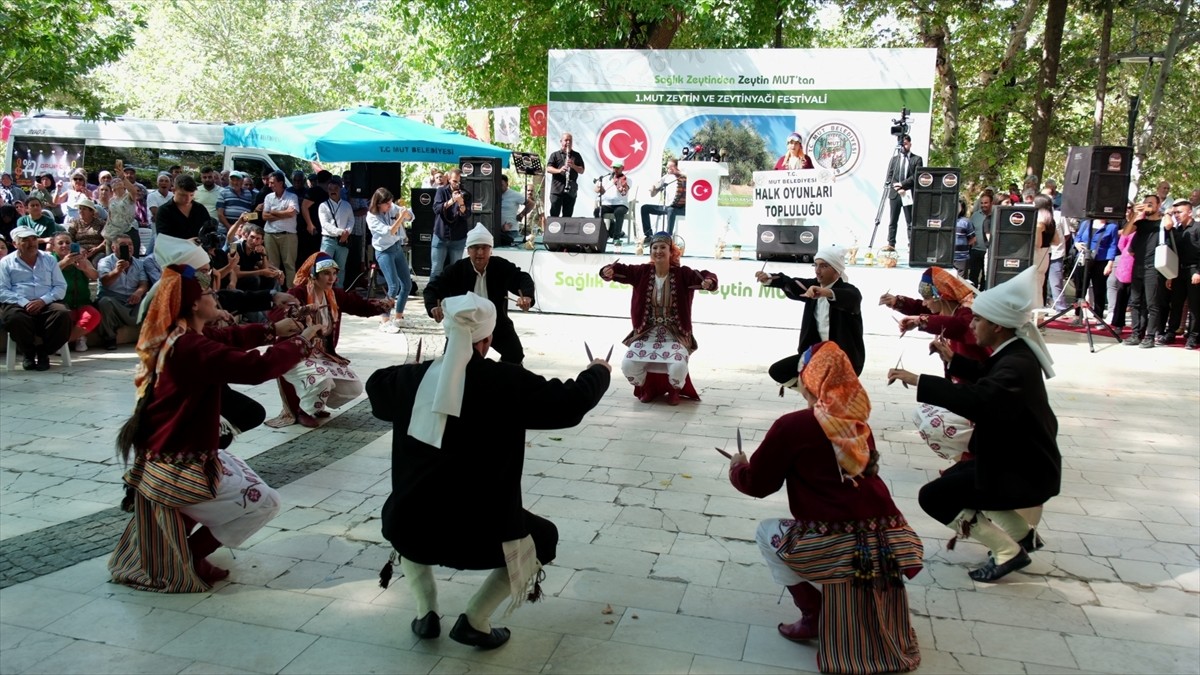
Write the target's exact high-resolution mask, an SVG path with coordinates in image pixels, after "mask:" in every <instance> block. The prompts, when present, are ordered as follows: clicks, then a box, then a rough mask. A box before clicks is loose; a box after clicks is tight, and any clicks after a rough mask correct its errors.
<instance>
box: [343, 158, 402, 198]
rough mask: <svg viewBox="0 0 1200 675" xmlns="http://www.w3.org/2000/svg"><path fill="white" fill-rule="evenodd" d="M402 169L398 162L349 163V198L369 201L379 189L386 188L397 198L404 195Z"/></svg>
mask: <svg viewBox="0 0 1200 675" xmlns="http://www.w3.org/2000/svg"><path fill="white" fill-rule="evenodd" d="M402 167H403V165H402V164H401V163H399V162H351V163H350V185H349V188H350V196H351V197H359V198H362V199H370V198H371V195H373V194H375V191H376V190H378V189H379V188H387V189H388V192H391V193H392V196H394V197H396V198H399V197H400V195H402V194H404V180H403V178H404V176H403V171H402Z"/></svg>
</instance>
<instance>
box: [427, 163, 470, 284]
mask: <svg viewBox="0 0 1200 675" xmlns="http://www.w3.org/2000/svg"><path fill="white" fill-rule="evenodd" d="M446 175H447V176H448V177H449V181H448V184H447V185H443V186H442V187H440V188H438V191H437V195H436V196H434V198H433V244H432V246H431V248H432V249H433V250H432V254H433V263H432V265H431V269H430V271H429V279H430V280H431V281H432V280H433V279H435V278H437V276H438V275H439V274H441V273H442V270H443V269H445V268H446V267H449V266H450V265H453V264H454V263H456V262H458V261H459V260H462V257H463V251H464V250H465V249H466V247H467V230H469V229H470V228H471V222H470V215H471V193H470V192H467V191H466V190H464V189H462V172H461V171H459V170H458V169H451V170H450V171H448V172H446Z"/></svg>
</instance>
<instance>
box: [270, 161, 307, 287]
mask: <svg viewBox="0 0 1200 675" xmlns="http://www.w3.org/2000/svg"><path fill="white" fill-rule="evenodd" d="M286 181H287V177H286V176H284V175H283V172H282V171H275V172H274V173H272V174H271V177H270V178H268V179H267V189H268V190H269V192H268V193H267V196H266V197H265V198H264V199H263V210H262V216H263V221H265V223H264V225H263V234H265V235H266V239H265V240H264V243H265V244H266V245H267V259H268V260H270V261H271V265H272V266H274V267H275V268H276V269H281V270H283V274H284V278H285V280H286V281H285V285H286V284H287V283H291V281H292V279H294V278H295V277H296V246H297V240H296V215H297V214H298V213H300V201H299V200H298V199H297V198H296V195H294V194H292V193H291V192H288V191H287V189H286V188H287V182H286Z"/></svg>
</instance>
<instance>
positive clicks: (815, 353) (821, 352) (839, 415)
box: [800, 342, 871, 478]
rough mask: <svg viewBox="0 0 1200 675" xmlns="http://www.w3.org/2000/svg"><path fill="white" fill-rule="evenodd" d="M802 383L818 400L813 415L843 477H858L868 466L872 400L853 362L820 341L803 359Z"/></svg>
mask: <svg viewBox="0 0 1200 675" xmlns="http://www.w3.org/2000/svg"><path fill="white" fill-rule="evenodd" d="M800 363H801V369H800V381H801V382H802V383H803V384H804V387H805V388H806V389H808V390H809V391H810V392H812V394H813V395H814V396H816V398H817V402H816V403H814V404H813V407H812V408H813V413H814V414H815V415H816V417H817V423H819V424H820V425H821V429H822V430H823V431H824V432H825V436H826V437H827V438H829V442H830V443H832V444H833V451H834V454H835V455H836V456H837V463H838V466H840V467H841V469H842V473H843V475H844V476H847V477H849V478H855V477H856V476H858V475H860V474H861V473H862V472H863V470H864V469H866V467H867V462H868V461H869V460H870V459H871V448H870V446H869V445H868V443H867V439H868V438H869V437H870V435H871V427H870V426H869V425H868V424H867V418H868V417H870V416H871V399H870V398H868V397H867V391H866V390H865V389H863V387H862V384H861V383H860V382H859V381H858V376H857V375H855V374H854V367H853V366H851V365H850V359H849V358H848V357H847V356H846V353H845V352H843V351H842V349H841V347H838V346H837V345H836V344H835V343H833V342H818V343H817V344H815V345H813V346H811V347H809V348H808V350H806V351H805V352H804V354H803V355H802V356H801V358H800Z"/></svg>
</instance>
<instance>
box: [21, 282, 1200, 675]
mask: <svg viewBox="0 0 1200 675" xmlns="http://www.w3.org/2000/svg"><path fill="white" fill-rule="evenodd" d="M862 288H863V292H864V296H866V297H868V298H871V297H876V296H877V295H878V294H879V293H880V292H882V291H883V290H886V289H883V288H873V287H870V286H866V285H864V286H863V287H862ZM789 309H792V307H789ZM794 310H795V311H796V316H797V322H798V320H799V306H798V305H797V306H794ZM416 311H419V308H417V307H413V308H412V311H410V314H412V315H413V316H415V312H416ZM865 311H866V312H867V314H868V315H869V317H870V318H871V319H872V320H871V321H869V322H868V325H869V326H870V327H871V328H870V330H872V331H873V333H872V334H870V335H868V338H867V352H868V363H867V367H866V371H865V372H864V374H863V381H864V383H865V385H866V387H867V389H868V391H869V392H870V395H871V398H872V402H873V413H872V426H873V428H874V430H875V434H876V439H877V442H878V444H879V450H880V452H881V454H882V462H881V475H882V476H883V477H884V479H885V480H886V481H887V483H888V485H889V487H890V488H891V490H892V492H893V495H894V496H895V498H896V501H897V503H898V505H899V506H900V508H901V510H902V511H903V512H904V513H905V514H906V515H907V516H908V518H909V519H910V521H911V522H912V523H913V525H914V527H915V528H916V530H917V531H918V533H920V534H921V535H922V537H923V538H924V541H925V551H926V557H927V559H926V568H925V570H924V571H923V572H922V573H921V574H920V575H919V576H918V577H917V578H916V579H915V580H914V581H913V582H912V583H910V584H909V586H908V590H909V596H910V601H911V605H912V612H913V622H914V625H915V627H916V630H917V632H918V636H919V639H920V644H921V651H922V657H923V664H922V667H921V670H920V672H927V673H957V672H966V673H994V672H1003V673H1010V672H1011V673H1021V672H1029V673H1067V672H1109V673H1164V672H1170V673H1189V672H1190V673H1195V672H1197V670H1198V668H1200V666H1198V664H1200V563H1198V560H1200V471H1198V469H1200V429H1198V428H1197V426H1198V423H1197V419H1198V418H1200V384H1198V383H1200V356H1198V354H1197V353H1196V352H1186V351H1184V350H1182V349H1174V348H1159V349H1153V350H1140V349H1132V348H1128V347H1123V346H1117V345H1114V344H1113V343H1112V340H1111V339H1109V340H1100V339H1098V340H1097V344H1098V345H1099V346H1100V349H1099V351H1098V352H1097V353H1096V354H1089V353H1088V350H1087V346H1086V342H1085V340H1084V336H1082V335H1077V334H1074V333H1062V332H1055V331H1051V332H1050V333H1049V335H1048V336H1047V340H1048V341H1049V342H1050V344H1051V348H1052V350H1053V353H1054V356H1055V359H1056V360H1057V364H1056V368H1057V369H1058V372H1059V375H1058V377H1056V378H1054V379H1053V380H1050V382H1049V391H1050V396H1051V400H1052V404H1053V406H1054V408H1055V410H1056V412H1057V414H1058V418H1059V425H1060V435H1059V443H1060V446H1061V449H1062V453H1063V458H1064V476H1063V479H1064V480H1063V489H1062V494H1061V495H1060V496H1059V497H1057V498H1055V499H1054V500H1052V501H1051V502H1050V503H1049V504H1048V505H1047V508H1046V514H1045V519H1044V521H1043V525H1042V528H1041V529H1040V532H1041V533H1042V535H1043V536H1044V538H1045V539H1046V541H1047V546H1046V548H1045V549H1043V550H1042V551H1039V552H1038V553H1036V554H1035V555H1034V564H1033V565H1032V566H1031V567H1029V568H1027V569H1026V570H1024V571H1022V572H1020V573H1016V574H1013V575H1011V576H1010V577H1009V578H1007V579H1005V580H1004V581H1003V582H1002V583H999V584H993V585H987V584H976V583H974V582H972V581H971V580H970V579H968V578H967V576H966V569H967V568H968V567H969V566H973V565H976V564H978V563H979V562H980V561H981V560H982V559H983V557H984V556H985V552H984V551H983V549H982V548H981V547H979V546H978V545H976V544H974V543H972V542H965V543H962V544H960V546H959V547H958V548H957V549H956V550H954V551H947V550H945V548H944V544H945V540H946V538H947V535H948V531H947V530H946V529H945V528H944V527H942V526H941V525H940V524H938V523H936V522H934V521H933V520H932V519H930V518H928V517H927V516H925V515H924V514H923V513H922V512H921V510H920V508H919V507H918V506H917V502H916V494H917V490H918V489H919V488H920V486H921V485H922V484H924V483H925V482H926V481H928V480H929V479H930V478H931V477H932V476H935V475H936V472H937V471H938V470H939V469H942V468H944V467H945V465H946V462H944V461H943V460H941V459H939V458H938V457H936V456H935V455H933V453H932V452H931V451H929V450H928V448H926V447H925V446H924V445H923V444H922V443H921V442H920V439H919V438H918V437H917V436H916V434H915V432H913V431H911V430H910V427H909V423H908V422H907V419H908V415H909V411H910V410H911V409H912V407H913V396H914V392H912V391H911V390H905V389H903V388H901V387H895V386H894V387H890V388H889V387H886V386H885V382H884V379H883V376H884V373H885V372H886V370H887V368H888V367H890V366H892V365H893V364H894V363H895V359H896V358H897V357H899V356H900V354H901V353H903V354H904V362H905V365H906V367H908V368H909V369H910V370H923V371H924V372H938V370H939V367H938V364H937V362H936V361H935V360H934V359H933V358H932V357H926V356H924V354H925V341H924V339H923V338H920V337H912V336H910V337H906V338H903V339H902V340H900V341H899V342H898V341H897V339H896V337H895V335H894V333H888V332H886V331H887V330H888V325H889V324H891V321H890V320H888V319H886V318H882V319H881V320H879V321H878V322H876V321H875V319H877V318H879V317H880V316H884V315H885V310H883V309H881V308H875V307H867V308H865ZM876 313H879V315H878V316H876ZM414 324H415V327H414V329H413V330H411V331H409V332H408V333H407V334H406V335H383V334H379V333H377V332H375V331H374V323H373V321H372V320H365V319H348V321H347V326H346V327H345V328H344V329H343V336H342V342H343V347H342V348H341V349H340V351H342V352H343V353H344V354H346V355H347V356H348V357H349V358H351V359H352V360H353V361H354V363H355V365H356V368H357V370H358V372H359V373H360V374H362V375H363V376H364V377H365V376H366V375H367V374H369V373H370V372H371V371H372V370H373V369H374V368H377V367H380V366H382V365H387V364H391V363H395V362H399V361H402V360H403V359H404V358H405V357H406V355H407V353H408V351H409V349H410V348H411V347H412V346H413V345H414V344H415V342H416V340H417V339H418V337H419V336H420V335H426V336H429V337H428V338H426V339H425V340H424V351H425V354H426V355H432V354H433V353H436V352H437V351H438V349H439V347H440V344H441V340H440V338H437V337H435V334H436V330H435V326H433V324H432V322H429V321H426V320H423V319H421V320H418V321H414ZM517 325H518V328H519V330H520V332H521V334H522V340H523V341H524V342H525V345H526V353H527V354H528V356H527V362H526V365H527V366H529V367H530V368H532V369H534V370H535V371H537V372H540V373H542V374H546V375H548V376H560V377H570V376H571V375H572V374H573V373H575V372H577V370H578V369H579V368H581V367H582V366H583V365H584V362H585V358H584V354H583V348H582V345H581V342H582V341H583V340H584V339H586V340H588V341H589V342H590V344H591V345H592V349H593V351H595V350H596V349H601V350H604V349H605V346H604V344H605V343H610V342H613V341H615V340H618V339H620V338H621V337H623V336H624V334H625V333H626V332H627V330H628V322H627V321H620V320H615V319H597V318H587V317H566V316H545V315H538V314H529V315H522V316H519V317H517ZM891 326H892V327H894V324H891ZM876 327H878V328H876ZM697 335H698V339H699V341H700V344H701V349H700V351H699V352H697V354H696V357H695V359H694V361H693V379H694V380H695V382H696V385H697V387H698V389H699V390H700V392H701V395H702V397H703V399H704V400H703V401H702V402H700V403H690V402H686V401H685V402H684V403H683V404H681V405H680V406H679V407H677V408H672V407H668V406H666V405H665V404H663V403H658V404H653V405H644V404H642V403H639V402H638V401H636V400H635V399H634V398H633V397H632V395H631V393H630V388H629V387H628V386H627V385H625V384H623V383H622V382H619V381H617V380H614V383H613V386H612V388H611V389H610V391H609V392H608V394H607V395H606V396H605V398H604V400H603V401H602V402H601V404H600V406H598V407H597V408H596V409H595V410H594V411H593V412H592V413H591V414H589V415H588V416H587V418H586V419H585V420H584V421H583V423H582V424H580V425H579V426H578V427H576V428H574V429H565V430H561V431H548V432H530V433H529V435H528V437H527V439H528V445H527V449H526V464H525V478H524V483H523V486H524V491H525V503H526V506H527V507H528V508H530V509H531V510H532V511H534V512H537V513H539V514H542V515H545V516H548V517H550V518H551V519H553V520H554V521H555V523H556V524H557V525H558V527H559V531H560V533H561V536H562V542H561V543H560V546H559V557H558V559H557V560H556V561H555V563H554V564H553V565H552V566H551V567H549V568H547V579H546V582H545V584H544V588H545V590H546V592H547V597H546V598H545V600H544V602H542V603H539V604H534V605H527V606H525V607H522V608H521V609H520V610H518V611H517V612H516V613H515V614H514V615H513V616H512V617H511V618H509V619H498V620H497V623H498V624H500V625H508V626H511V627H512V628H513V639H512V641H511V642H510V643H509V644H508V645H506V646H505V647H504V648H502V649H499V650H497V651H495V652H476V651H474V650H471V649H469V648H466V647H463V646H462V645H459V644H457V643H455V642H453V641H451V640H449V639H448V638H445V637H443V638H441V639H438V640H432V641H428V642H424V643H418V641H417V640H416V638H415V636H413V635H412V633H411V631H410V630H409V626H408V624H409V621H410V620H411V619H412V616H413V614H414V610H413V603H412V601H411V598H410V596H409V593H408V589H407V587H406V585H405V582H404V581H403V580H400V579H397V580H394V581H393V584H392V586H391V588H389V589H387V590H383V589H381V588H379V585H378V571H379V568H380V566H381V565H382V564H383V562H384V561H385V560H386V558H387V554H388V549H387V547H386V546H384V545H383V544H382V539H381V537H380V534H379V521H378V516H379V509H380V506H381V504H382V502H383V500H384V498H385V496H386V493H387V491H388V488H389V485H390V482H389V481H390V479H389V477H388V469H389V456H390V443H391V433H390V430H389V429H387V428H386V426H384V425H382V424H380V423H379V422H378V421H376V420H374V419H373V418H371V417H370V414H369V409H368V407H367V405H366V404H365V402H360V403H358V404H356V405H352V406H349V407H348V408H347V409H345V410H343V411H341V413H340V414H339V416H338V417H335V418H334V419H333V420H331V421H330V422H328V423H327V424H326V426H325V427H324V428H322V429H321V430H318V431H308V430H305V429H303V428H301V427H299V426H295V427H291V428H288V429H282V430H273V429H267V428H265V427H264V428H260V429H257V430H254V431H252V432H249V433H247V434H245V435H244V436H242V437H240V438H239V439H238V441H237V442H236V443H235V444H234V447H233V449H234V450H235V451H236V452H237V453H239V454H240V455H242V456H243V457H246V458H252V461H251V464H252V465H253V466H254V467H255V468H256V469H258V470H260V471H261V472H262V473H263V474H265V475H267V476H268V477H269V478H270V480H271V481H272V483H273V484H274V485H276V486H282V487H280V493H281V494H282V496H283V498H284V502H285V504H284V511H283V512H282V513H281V514H280V516H279V517H278V518H277V519H276V520H274V521H273V522H272V523H271V524H270V525H269V526H268V527H266V528H265V529H264V530H263V531H262V532H260V533H259V534H258V535H256V536H255V537H254V538H252V539H251V540H250V541H249V542H247V543H246V544H245V545H244V546H243V547H242V548H240V549H238V550H234V551H231V550H229V549H222V550H221V551H220V552H218V553H217V554H216V561H217V563H218V564H221V565H222V566H227V567H229V568H230V569H231V570H232V574H231V576H230V579H229V581H228V582H223V583H221V584H219V585H218V586H217V587H216V588H215V589H214V590H213V591H212V592H210V593H201V594H192V595H161V594H155V593H143V592H138V591H133V590H130V589H128V588H125V587H122V586H117V585H113V584H110V583H107V581H106V579H107V573H106V569H105V561H106V558H107V554H108V552H109V551H110V550H111V547H112V543H113V542H114V541H115V537H116V536H117V535H118V534H119V531H120V528H121V527H122V526H123V523H124V522H125V518H124V517H123V516H124V514H120V513H119V512H113V510H112V509H113V507H114V506H115V505H116V504H117V503H118V502H119V500H120V496H121V491H120V486H119V483H120V474H121V465H120V462H119V461H118V460H117V459H115V457H114V451H113V445H112V441H113V438H114V436H115V430H116V428H117V427H118V426H119V425H120V424H121V423H122V422H123V421H124V419H125V416H126V415H127V414H128V412H129V410H130V406H131V403H132V394H133V392H132V387H131V386H130V373H131V371H132V367H133V362H134V355H133V352H132V349H131V348H129V347H125V348H122V349H121V350H119V351H117V352H111V353H106V352H94V351H93V352H87V353H86V354H80V355H78V356H77V358H76V359H75V366H74V367H73V368H72V369H70V371H63V370H61V369H59V368H57V367H55V368H54V369H52V370H51V371H50V372H47V373H25V372H23V371H20V370H18V371H17V372H15V373H5V374H4V375H2V376H0V448H2V450H0V490H2V492H0V588H3V590H0V673H70V672H81V673H82V672H86V673H98V672H112V673H130V672H147V673H240V672H250V673H276V672H286V673H367V672H380V673H387V672H404V673H408V672H413V673H455V672H457V673H463V672H497V673H534V672H546V673H556V672H562V673H566V672H579V673H583V672H587V673H594V672H604V673H624V672H629V673H643V672H669V673H737V672H744V673H784V672H811V671H815V670H816V663H815V657H814V649H813V647H811V646H805V645H797V644H793V643H790V642H787V641H785V640H783V639H782V638H780V637H778V635H777V634H776V632H775V624H777V623H779V622H781V621H792V620H794V619H795V616H796V610H795V609H794V608H792V606H791V604H790V602H789V601H787V600H785V599H784V594H783V593H782V589H781V588H779V587H778V586H776V585H775V584H774V583H773V582H772V581H771V579H770V576H769V574H768V573H767V571H766V568H765V567H764V566H763V564H762V562H761V560H760V558H759V554H758V552H757V549H756V547H755V546H754V545H753V543H752V537H753V534H754V529H755V524H756V521H757V520H758V519H761V518H765V517H778V516H780V515H781V514H783V513H785V512H786V502H785V500H784V498H783V496H782V495H774V496H772V497H771V498H768V499H765V500H754V499H750V498H748V497H745V496H743V495H741V494H739V493H738V492H736V491H735V490H734V489H733V488H732V487H731V486H730V485H729V484H728V480H727V478H726V476H725V473H726V466H727V463H726V460H724V459H723V458H721V457H720V456H719V455H718V454H717V453H716V452H714V451H713V449H712V446H713V445H719V446H722V447H725V448H731V447H732V446H733V441H732V439H733V436H734V433H735V430H736V429H737V428H738V427H740V428H741V429H742V434H743V436H744V437H745V438H746V441H747V446H748V447H747V450H748V451H750V450H752V449H753V447H754V446H755V443H756V441H757V440H758V439H760V438H761V437H762V435H763V434H764V433H765V431H766V429H767V428H768V427H769V426H770V424H771V422H772V421H773V420H774V419H775V418H776V417H778V416H779V415H780V414H783V413H785V412H789V411H792V410H795V409H796V408H797V407H798V406H799V405H800V404H801V401H800V399H799V397H798V396H795V395H794V394H792V393H790V392H789V393H788V396H787V397H785V398H782V399H781V398H779V397H778V389H777V388H776V387H774V386H772V384H771V383H770V382H769V380H768V378H767V377H766V376H765V372H764V371H765V366H766V364H768V363H770V362H771V361H773V360H775V359H776V358H778V357H780V356H783V355H785V354H787V353H789V352H790V351H791V350H793V349H794V348H795V340H796V331H795V330H786V331H785V330H769V329H761V328H750V327H733V326H713V325H699V326H698V327H697ZM242 389H244V390H247V391H249V392H250V393H251V395H253V396H255V398H257V399H258V400H260V401H262V402H263V403H264V405H266V406H267V408H268V413H269V415H273V414H274V413H275V411H276V410H277V401H278V399H277V394H276V392H275V389H274V385H273V384H268V385H260V386H258V387H253V388H242ZM498 403H499V404H503V405H510V406H511V407H512V410H513V414H514V415H521V414H524V413H523V411H522V410H521V408H520V401H512V402H505V401H504V400H503V399H502V397H498ZM481 578H482V577H481V576H480V574H479V573H477V572H457V571H454V570H448V569H447V570H440V571H439V574H438V579H439V588H440V598H441V602H440V604H441V611H442V613H443V616H447V617H449V620H450V621H453V617H454V616H455V615H456V614H458V613H459V612H461V611H462V610H463V608H464V606H465V603H466V599H467V598H468V597H469V596H470V595H471V593H473V592H474V589H475V588H476V586H477V585H478V583H479V581H480V580H481ZM610 609H611V612H610V611H609V610H610ZM447 626H448V624H447Z"/></svg>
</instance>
